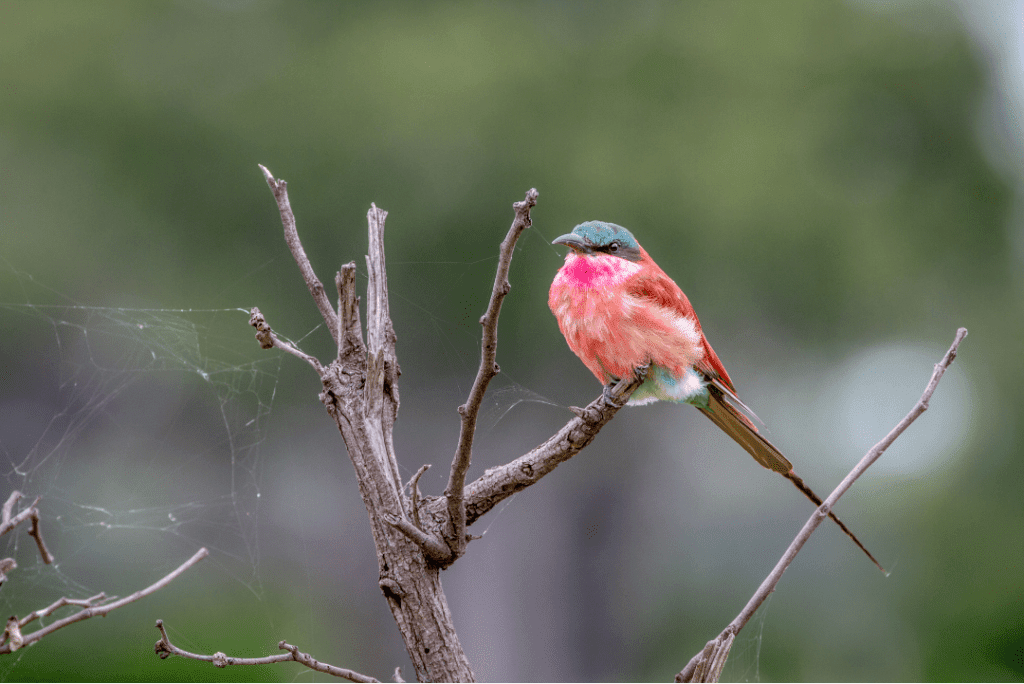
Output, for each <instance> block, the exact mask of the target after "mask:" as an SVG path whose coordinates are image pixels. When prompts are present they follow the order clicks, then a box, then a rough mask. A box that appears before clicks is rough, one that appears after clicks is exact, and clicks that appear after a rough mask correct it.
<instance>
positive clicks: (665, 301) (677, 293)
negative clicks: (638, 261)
mask: <svg viewBox="0 0 1024 684" xmlns="http://www.w3.org/2000/svg"><path fill="white" fill-rule="evenodd" d="M640 256H641V258H642V260H643V261H644V262H645V263H644V269H643V270H642V271H640V272H639V273H638V274H637V275H636V276H634V277H633V278H632V279H631V280H630V282H629V283H627V291H628V292H629V294H631V295H633V296H634V297H644V298H647V299H651V300H653V301H654V302H655V303H656V304H657V305H658V306H662V307H665V308H666V309H670V310H672V311H675V312H676V313H678V314H679V315H681V316H686V317H687V318H689V319H690V320H692V321H693V322H694V324H695V325H696V326H697V332H699V333H700V339H701V343H702V344H703V346H704V358H703V359H701V360H700V361H699V362H698V363H697V370H699V371H701V372H702V373H704V374H705V375H707V376H709V377H711V378H713V379H717V380H721V381H722V384H723V385H724V386H725V387H727V388H728V389H729V390H730V391H732V392H733V393H735V392H736V388H735V387H733V385H732V379H731V378H730V377H729V373H728V372H726V370H725V366H723V365H722V361H721V359H719V358H718V354H716V353H715V350H714V349H712V348H711V345H710V344H709V343H708V338H707V337H705V335H704V331H703V330H701V327H700V319H699V318H697V312H696V311H694V310H693V306H692V305H691V304H690V300H689V299H688V298H687V297H686V294H684V293H683V291H682V290H681V289H679V286H678V285H676V284H675V282H673V281H672V279H671V278H669V277H668V275H666V274H665V272H664V271H663V270H661V268H660V267H659V266H658V265H657V264H656V263H654V261H653V260H652V259H651V257H650V255H649V254H647V252H646V251H644V248H643V247H641V248H640Z"/></svg>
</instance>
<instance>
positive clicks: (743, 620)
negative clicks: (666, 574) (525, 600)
mask: <svg viewBox="0 0 1024 684" xmlns="http://www.w3.org/2000/svg"><path fill="white" fill-rule="evenodd" d="M966 336H967V329H966V328H960V329H959V330H957V331H956V337H954V339H953V344H952V346H950V348H949V351H947V352H946V354H945V356H943V357H942V359H941V360H940V361H939V362H938V363H937V364H935V370H934V371H933V372H932V377H931V379H930V380H929V381H928V385H927V387H925V390H924V393H923V394H922V395H921V398H920V399H918V401H917V403H916V404H915V405H914V407H913V408H912V409H911V410H910V412H909V413H908V414H907V415H906V416H904V418H903V420H901V421H900V422H899V423H898V424H897V425H896V427H894V428H893V429H892V430H891V431H890V432H889V434H888V435H886V436H885V438H884V439H882V441H880V442H879V443H878V444H876V445H875V446H873V447H871V449H870V450H869V451H868V453H867V454H865V455H864V458H862V459H861V460H860V462H859V463H858V464H857V466H856V467H855V468H854V469H853V470H851V471H850V474H849V475H847V476H846V477H845V478H844V479H843V481H842V482H840V483H839V486H838V487H836V488H835V490H834V491H833V492H832V493H831V494H830V495H829V497H828V498H827V499H825V501H824V502H823V503H822V504H821V506H819V507H818V508H817V509H816V510H815V511H814V513H813V514H812V515H811V517H810V519H808V521H807V522H806V523H805V524H804V526H803V528H802V529H801V530H800V533H799V534H797V536H796V538H795V539H794V540H793V542H792V543H791V544H790V545H789V548H787V549H786V552H785V553H784V554H782V558H780V559H779V562H778V563H777V564H776V565H775V568H774V569H773V570H772V571H771V573H770V574H769V575H768V577H766V578H765V580H764V581H763V582H762V583H761V586H760V587H758V589H757V591H756V592H755V593H754V595H753V596H752V597H751V598H750V601H748V602H747V605H746V606H744V608H743V610H742V611H740V614H739V615H737V616H736V618H735V619H734V620H733V621H732V622H730V623H729V625H728V626H727V627H726V628H725V629H724V630H723V631H722V633H721V634H719V635H718V636H717V637H715V638H714V639H713V640H711V641H709V642H708V643H707V645H705V646H704V649H703V650H702V651H701V652H700V653H698V654H697V655H695V656H694V657H693V658H692V659H690V662H689V663H687V665H686V667H684V668H683V669H682V670H681V671H680V672H679V674H677V675H676V678H675V680H676V681H677V682H717V681H718V679H719V677H720V676H721V674H722V668H723V667H725V661H726V659H727V658H728V657H729V649H730V648H732V642H733V640H734V639H735V638H736V635H737V634H739V632H740V630H741V629H743V627H744V626H745V625H746V624H747V621H749V620H750V618H751V617H752V616H753V615H754V613H755V612H756V611H757V609H758V608H759V607H760V606H761V604H762V603H764V601H765V599H767V598H768V596H769V595H770V594H771V593H772V592H773V591H775V587H776V586H777V585H778V583H779V580H780V579H782V574H783V573H784V572H786V568H788V567H789V564H790V563H792V562H793V559H794V558H796V554H797V553H799V552H800V549H801V548H803V545H804V544H805V543H806V542H807V540H808V539H810V537H811V534H812V533H813V532H814V530H815V529H817V527H818V525H820V524H821V522H822V521H823V520H825V519H826V518H827V517H828V514H829V513H830V512H831V510H832V507H833V506H835V505H836V502H837V501H839V497H841V496H842V495H843V494H845V493H846V491H847V490H849V489H850V487H852V486H853V483H854V482H856V481H857V479H858V478H859V477H860V476H861V475H863V474H864V472H865V471H866V470H867V469H868V468H869V467H870V466H871V464H872V463H874V462H875V461H877V460H878V459H879V458H880V457H881V456H882V454H883V453H885V450H886V449H888V448H889V447H890V446H891V445H892V443H893V442H895V441H896V438H897V437H899V436H900V435H901V434H903V432H904V431H905V430H906V429H907V428H908V427H910V424H911V423H913V422H914V421H915V420H917V418H918V416H920V415H921V414H922V413H924V412H925V411H926V410H927V409H928V402H929V401H930V400H931V398H932V394H933V393H934V392H935V388H936V387H937V386H938V384H939V380H941V379H942V375H943V374H944V373H945V372H946V369H947V368H949V366H950V364H952V363H953V359H955V358H956V354H957V350H958V349H959V347H960V343H961V342H962V341H963V339H964V338H965V337H966Z"/></svg>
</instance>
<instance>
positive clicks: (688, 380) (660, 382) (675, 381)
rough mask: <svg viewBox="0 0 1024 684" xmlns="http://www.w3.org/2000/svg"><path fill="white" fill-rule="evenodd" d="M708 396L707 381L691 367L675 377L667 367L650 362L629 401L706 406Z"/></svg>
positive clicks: (631, 402)
mask: <svg viewBox="0 0 1024 684" xmlns="http://www.w3.org/2000/svg"><path fill="white" fill-rule="evenodd" d="M709 396H710V394H709V392H708V388H707V381H705V380H704V378H703V377H701V375H700V374H699V373H697V371H695V370H693V368H687V369H686V372H685V373H683V376H682V377H676V376H675V375H673V374H672V372H671V371H669V370H668V369H667V368H665V367H663V366H659V365H658V364H651V367H650V369H649V370H648V371H647V379H646V380H644V384H642V385H640V387H639V388H637V390H636V391H635V392H633V396H632V397H630V398H629V403H630V404H633V405H640V404H649V403H651V402H653V401H659V400H661V401H674V402H679V403H686V404H693V405H694V406H697V407H698V408H707V407H708V398H709Z"/></svg>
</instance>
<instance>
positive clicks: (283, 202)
mask: <svg viewBox="0 0 1024 684" xmlns="http://www.w3.org/2000/svg"><path fill="white" fill-rule="evenodd" d="M259 167H260V170H261V171H262V172H263V176H264V178H266V179H267V185H269V186H270V191H271V192H273V193H274V199H275V200H276V201H277V209H278V211H279V212H280V213H281V224H282V225H283V226H284V239H285V242H287V243H288V249H290V250H291V252H292V256H293V257H295V263H297V264H298V265H299V270H300V271H301V272H302V279H303V280H304V281H306V287H308V288H309V293H310V294H311V295H313V301H314V302H316V308H318V309H320V315H321V316H323V319H324V323H326V324H327V329H328V330H330V331H331V336H332V337H334V343H335V344H338V343H339V342H340V339H339V338H338V324H337V318H336V317H335V314H334V309H333V308H332V307H331V302H330V300H329V299H328V298H327V292H326V291H325V290H324V284H323V283H321V282H320V279H319V278H317V277H316V273H314V272H313V265H312V264H310V263H309V257H307V256H306V250H304V249H303V248H302V242H301V241H300V240H299V231H298V229H297V228H296V227H295V214H293V213H292V205H291V202H289V201H288V183H287V182H286V181H284V180H280V179H277V178H274V176H273V174H271V173H270V171H269V170H268V169H267V167H265V166H263V164H260V165H259Z"/></svg>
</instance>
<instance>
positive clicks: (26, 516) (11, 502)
mask: <svg viewBox="0 0 1024 684" xmlns="http://www.w3.org/2000/svg"><path fill="white" fill-rule="evenodd" d="M22 496H23V495H22V493H21V492H18V491H14V492H11V495H10V496H9V497H7V501H6V502H4V505H3V508H2V509H0V536H3V535H5V534H7V533H8V532H10V531H11V530H13V529H14V528H15V527H17V526H18V525H20V524H21V523H23V522H25V521H26V520H31V521H32V525H31V526H30V527H29V529H28V533H29V534H30V535H31V536H32V538H33V539H35V540H36V547H38V548H39V555H40V556H41V557H42V559H43V562H44V563H46V564H47V565H50V564H51V563H53V561H54V558H53V554H52V553H50V550H49V549H48V548H46V542H44V541H43V534H42V532H41V531H40V529H39V509H38V508H36V504H38V503H39V497H36V499H35V501H33V502H32V505H31V506H29V507H28V508H26V509H24V510H23V511H21V512H20V513H18V514H17V515H16V516H14V517H11V512H12V511H13V510H14V507H15V506H16V505H17V503H18V501H20V500H21V497H22ZM12 562H13V561H12ZM14 567H16V566H12V567H10V568H8V570H13V569H14Z"/></svg>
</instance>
